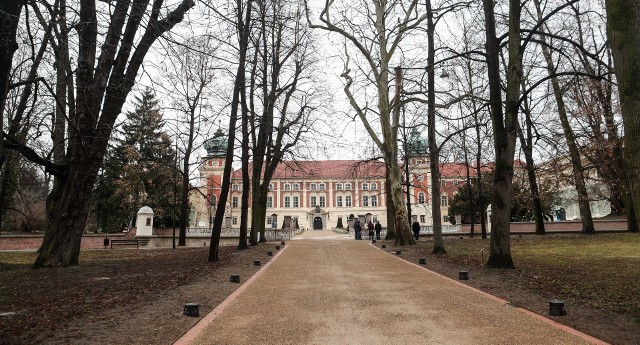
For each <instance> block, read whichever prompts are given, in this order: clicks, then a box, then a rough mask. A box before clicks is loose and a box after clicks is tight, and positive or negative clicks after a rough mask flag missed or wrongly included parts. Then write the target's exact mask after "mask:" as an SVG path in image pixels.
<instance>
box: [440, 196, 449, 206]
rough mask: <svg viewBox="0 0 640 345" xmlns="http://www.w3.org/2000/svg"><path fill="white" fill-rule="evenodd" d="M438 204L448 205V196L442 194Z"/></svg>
mask: <svg viewBox="0 0 640 345" xmlns="http://www.w3.org/2000/svg"><path fill="white" fill-rule="evenodd" d="M440 206H449V198H448V197H447V196H446V195H443V196H442V198H441V202H440Z"/></svg>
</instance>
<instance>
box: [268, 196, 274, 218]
mask: <svg viewBox="0 0 640 345" xmlns="http://www.w3.org/2000/svg"><path fill="white" fill-rule="evenodd" d="M272 207H273V196H271V195H269V196H267V208H272ZM269 224H271V223H269Z"/></svg>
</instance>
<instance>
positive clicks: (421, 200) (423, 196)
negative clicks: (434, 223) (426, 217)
mask: <svg viewBox="0 0 640 345" xmlns="http://www.w3.org/2000/svg"><path fill="white" fill-rule="evenodd" d="M426 200H427V199H426V194H424V192H420V193H418V204H424V202H425V201H426Z"/></svg>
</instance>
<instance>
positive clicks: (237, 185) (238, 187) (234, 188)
mask: <svg viewBox="0 0 640 345" xmlns="http://www.w3.org/2000/svg"><path fill="white" fill-rule="evenodd" d="M231 190H235V191H237V190H240V185H239V184H237V183H234V184H233V185H231Z"/></svg>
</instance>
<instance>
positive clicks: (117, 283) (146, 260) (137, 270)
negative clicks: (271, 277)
mask: <svg viewBox="0 0 640 345" xmlns="http://www.w3.org/2000/svg"><path fill="white" fill-rule="evenodd" d="M274 246H275V243H273V244H272V243H268V244H263V245H260V246H258V247H252V248H251V249H249V250H244V251H237V250H236V249H235V247H234V246H225V247H221V248H220V261H219V262H216V263H209V262H207V256H208V248H186V249H178V250H176V251H173V250H171V249H162V250H144V249H140V250H136V249H114V250H110V249H107V250H93V251H86V252H84V253H83V254H82V256H81V258H80V262H81V264H80V265H79V266H76V267H71V268H67V269H59V268H54V269H43V270H33V269H31V268H30V266H29V264H26V263H23V264H15V263H7V261H10V260H8V259H7V257H8V256H7V255H6V254H1V253H0V344H141V343H146V344H171V343H172V342H173V341H174V340H175V339H177V338H178V337H180V336H181V335H182V334H183V333H184V332H186V331H187V330H188V329H189V328H190V327H191V326H192V325H193V324H195V322H196V321H197V320H198V319H199V318H195V317H188V316H184V315H183V308H184V304H185V303H199V304H200V305H199V312H200V315H201V316H203V315H206V314H207V313H208V312H209V311H211V310H212V309H213V308H214V307H215V306H216V305H218V304H219V303H220V302H221V301H223V300H224V299H225V298H226V297H227V296H228V295H229V294H230V293H231V292H233V290H235V289H236V288H237V287H238V286H239V284H237V283H231V282H230V279H229V278H230V275H232V274H238V275H240V280H241V282H243V281H245V280H246V279H248V278H249V277H250V276H251V275H253V274H254V273H255V272H256V271H257V270H258V269H259V268H260V267H257V266H254V260H260V261H261V263H264V262H267V261H268V260H269V259H270V258H271V256H268V255H267V251H268V250H271V251H273V252H274V253H275V249H274V248H275V247H274ZM21 255H22V256H23V257H25V258H27V259H28V258H29V257H34V256H35V254H33V253H24V254H21ZM11 257H15V254H11ZM30 261H31V260H29V262H30Z"/></svg>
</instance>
